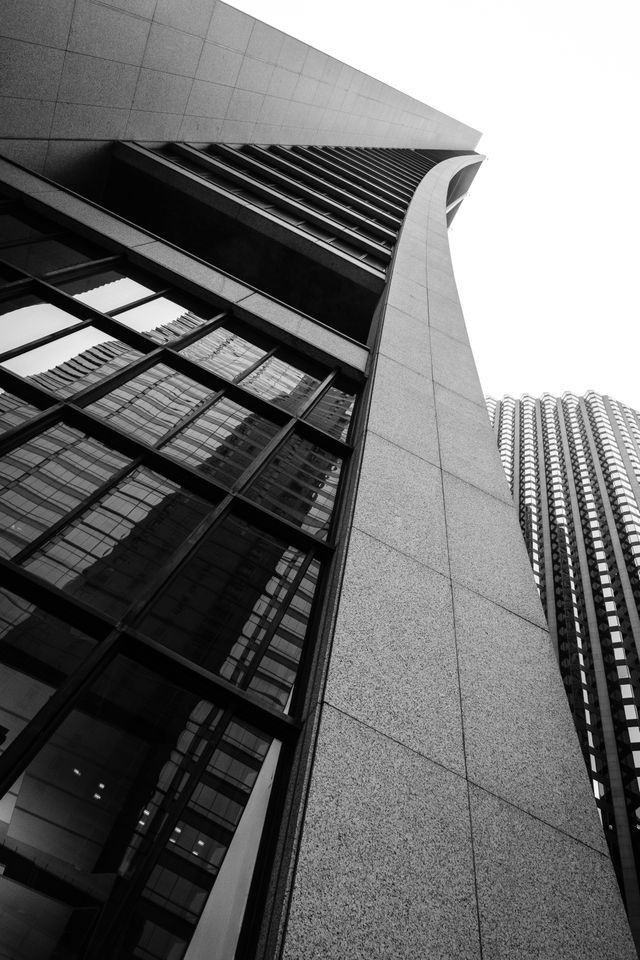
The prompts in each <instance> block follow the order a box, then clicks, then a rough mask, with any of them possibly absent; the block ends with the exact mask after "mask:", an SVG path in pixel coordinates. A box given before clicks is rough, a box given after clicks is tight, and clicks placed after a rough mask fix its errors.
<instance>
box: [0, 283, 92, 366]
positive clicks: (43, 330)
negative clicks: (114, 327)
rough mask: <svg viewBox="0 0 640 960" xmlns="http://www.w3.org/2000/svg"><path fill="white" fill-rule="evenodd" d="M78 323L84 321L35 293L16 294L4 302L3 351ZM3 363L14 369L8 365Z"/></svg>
mask: <svg viewBox="0 0 640 960" xmlns="http://www.w3.org/2000/svg"><path fill="white" fill-rule="evenodd" d="M78 323H82V321H81V320H78V318H77V317H74V316H72V314H70V313H66V312H65V311H64V310H61V309H60V308H59V307H56V306H54V305H53V304H52V303H45V302H44V300H41V299H40V298H39V297H34V296H33V294H30V293H29V294H24V295H23V296H21V297H13V298H12V299H11V300H7V301H5V302H4V303H0V353H5V352H6V351H7V350H14V349H15V348H16V347H22V346H24V344H27V343H32V342H33V341H34V340H40V339H41V338H42V337H48V336H50V335H51V334H52V333H57V332H58V331H59V330H64V329H65V328H66V327H73V326H75V325H76V324H78ZM43 349H47V348H43ZM3 366H7V367H8V369H12V367H10V366H9V365H8V364H3Z"/></svg>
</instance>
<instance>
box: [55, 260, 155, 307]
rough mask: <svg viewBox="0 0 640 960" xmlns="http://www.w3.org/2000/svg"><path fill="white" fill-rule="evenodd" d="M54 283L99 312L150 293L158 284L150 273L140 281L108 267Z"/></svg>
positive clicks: (132, 301) (131, 301) (125, 303)
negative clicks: (97, 271) (149, 275)
mask: <svg viewBox="0 0 640 960" xmlns="http://www.w3.org/2000/svg"><path fill="white" fill-rule="evenodd" d="M58 286H59V287H60V289H61V290H64V291H65V293H68V294H70V296H72V297H73V298H74V299H75V300H80V301H81V303H86V304H88V305H89V306H90V307H94V309H96V310H100V311H101V313H108V312H109V311H110V310H116V309H117V308H118V307H124V306H126V305H127V304H128V303H135V301H136V300H142V299H143V298H144V297H148V296H150V295H151V294H152V293H154V292H155V291H156V290H157V289H159V286H160V284H159V283H157V282H154V280H153V278H151V277H146V276H145V277H144V282H141V279H133V278H132V277H129V276H126V275H125V274H124V273H122V272H121V271H120V270H115V269H113V270H112V269H108V270H101V271H100V272H99V273H92V274H90V275H89V276H83V277H77V278H76V279H75V280H66V281H65V282H64V283H60V284H58Z"/></svg>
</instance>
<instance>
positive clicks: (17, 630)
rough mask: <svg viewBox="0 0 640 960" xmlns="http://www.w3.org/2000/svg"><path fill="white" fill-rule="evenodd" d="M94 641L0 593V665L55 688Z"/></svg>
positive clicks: (82, 657) (87, 652) (3, 591)
mask: <svg viewBox="0 0 640 960" xmlns="http://www.w3.org/2000/svg"><path fill="white" fill-rule="evenodd" d="M94 646H95V641H94V640H92V639H91V638H90V637H89V636H87V634H85V633H83V632H82V630H79V629H78V628H77V627H72V626H70V625H69V624H68V623H65V622H64V621H63V620H59V619H58V618H57V617H54V616H53V615H52V614H50V613H46V612H45V611H44V610H41V609H40V608H39V607H36V606H35V604H33V603H28V602H27V601H26V600H23V599H22V597H19V596H17V595H16V594H13V593H10V592H9V591H8V590H0V661H2V662H3V663H6V664H12V665H13V666H19V667H20V669H21V670H23V671H25V672H26V673H29V674H31V675H33V676H35V677H39V678H40V679H44V680H46V681H47V682H48V683H55V684H57V683H58V682H59V681H60V680H61V679H62V678H63V677H64V676H66V675H67V674H69V673H71V672H72V671H73V670H75V669H76V667H78V666H79V665H80V663H81V662H82V661H83V660H84V658H85V657H86V656H87V655H88V654H89V653H90V652H91V651H92V649H93V647H94Z"/></svg>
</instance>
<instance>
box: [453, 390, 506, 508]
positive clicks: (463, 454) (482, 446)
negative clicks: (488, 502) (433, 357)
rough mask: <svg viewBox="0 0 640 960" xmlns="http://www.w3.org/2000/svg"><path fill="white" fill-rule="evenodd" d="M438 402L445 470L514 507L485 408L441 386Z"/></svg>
mask: <svg viewBox="0 0 640 960" xmlns="http://www.w3.org/2000/svg"><path fill="white" fill-rule="evenodd" d="M435 401H436V409H437V413H438V437H439V439H440V457H441V460H442V469H443V470H446V471H447V472H448V473H452V474H454V476H456V477H459V478H460V479H461V480H466V481H467V483H471V484H473V485H474V486H476V487H479V488H480V489H481V490H484V491H486V492H487V493H490V494H492V495H493V496H494V497H497V498H498V499H499V500H504V501H505V503H508V504H511V503H512V497H511V491H510V489H509V485H508V484H507V480H506V477H505V475H504V470H502V467H501V465H500V457H499V453H498V448H497V446H496V443H495V441H494V435H493V430H492V429H491V424H490V422H489V417H488V415H487V411H486V408H485V409H482V408H480V407H479V406H478V405H477V404H476V403H473V402H471V401H470V400H467V399H466V398H465V397H461V396H460V394H459V393H452V392H451V391H450V390H447V389H445V387H442V386H441V385H440V384H439V383H437V384H436V385H435ZM496 465H497V466H500V470H499V471H498V470H497V469H496Z"/></svg>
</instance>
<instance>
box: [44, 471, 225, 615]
mask: <svg viewBox="0 0 640 960" xmlns="http://www.w3.org/2000/svg"><path fill="white" fill-rule="evenodd" d="M210 510H211V505H210V504H208V503H205V501H204V500H200V499H199V498H198V497H195V496H193V495H191V494H189V493H187V492H186V491H184V490H182V488H181V487H179V486H178V485H177V484H175V483H171V482H170V481H169V480H166V479H164V478H163V477H161V476H159V475H158V474H156V473H152V472H151V471H150V470H145V469H139V470H135V471H134V472H133V473H132V474H130V475H129V476H127V477H125V478H124V479H123V480H121V481H120V482H119V483H118V484H117V485H116V486H115V487H113V488H112V489H111V490H109V491H108V493H106V494H104V496H103V497H102V498H101V499H100V500H99V501H98V502H97V503H96V504H94V505H93V506H91V507H90V508H89V509H88V510H87V511H86V513H84V514H82V515H81V516H80V517H79V518H78V519H77V520H75V521H74V522H73V523H71V524H70V525H69V526H68V527H65V528H64V529H63V530H62V531H61V532H60V533H59V534H58V535H57V536H55V537H54V538H53V539H52V540H50V541H49V542H48V543H46V544H45V545H44V546H43V547H42V548H41V549H40V550H39V551H38V552H37V553H35V554H34V555H33V557H31V558H30V559H29V560H27V561H26V563H25V567H26V568H27V569H28V570H31V571H32V572H33V573H36V574H38V576H40V577H43V578H44V579H45V580H47V581H48V582H49V583H53V584H54V585H55V586H57V587H59V588H60V589H61V590H64V591H65V592H67V593H70V594H72V595H73V596H75V597H77V598H78V599H80V600H84V601H85V602H86V603H89V604H92V605H93V606H95V607H97V608H98V609H100V610H102V611H103V612H104V613H107V614H111V615H113V616H117V615H119V614H121V613H123V612H124V610H126V609H127V607H129V606H130V605H131V603H132V602H133V601H135V600H136V598H137V597H138V596H139V594H140V592H141V591H142V590H144V589H145V587H147V586H148V585H149V584H150V583H152V581H153V580H154V578H155V577H156V576H157V574H158V570H159V568H160V566H161V564H162V563H164V562H166V561H167V560H168V559H169V558H170V557H171V555H172V554H173V553H174V551H175V550H176V549H177V548H178V547H179V546H180V544H181V543H182V542H183V540H184V539H185V538H186V537H187V536H188V535H189V534H190V533H191V531H192V530H193V529H194V528H195V527H196V526H197V525H198V523H199V522H200V520H202V518H203V517H204V516H205V515H206V514H207V513H208V512H209V511H210Z"/></svg>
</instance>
